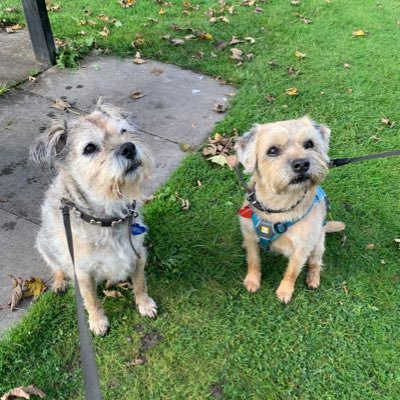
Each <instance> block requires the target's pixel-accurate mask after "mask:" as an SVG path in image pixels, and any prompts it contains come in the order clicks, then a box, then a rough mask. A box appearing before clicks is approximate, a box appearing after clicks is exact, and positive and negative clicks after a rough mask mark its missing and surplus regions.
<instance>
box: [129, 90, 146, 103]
mask: <svg viewBox="0 0 400 400" xmlns="http://www.w3.org/2000/svg"><path fill="white" fill-rule="evenodd" d="M144 96H146V93H142V91H141V90H140V89H135V90H134V91H133V92H132V94H131V98H132V99H133V100H137V99H141V98H142V97H144Z"/></svg>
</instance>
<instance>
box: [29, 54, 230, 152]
mask: <svg viewBox="0 0 400 400" xmlns="http://www.w3.org/2000/svg"><path fill="white" fill-rule="evenodd" d="M23 88H24V89H25V90H27V91H29V92H31V93H35V94H38V95H41V96H44V97H49V98H51V99H53V100H55V99H58V98H61V99H63V100H66V101H67V102H68V103H70V104H72V105H74V106H75V107H77V108H79V109H82V110H85V111H87V112H89V111H91V110H92V109H93V106H94V104H95V103H96V102H97V99H98V98H99V97H100V96H101V97H103V98H104V100H105V101H106V102H110V103H112V104H114V105H115V106H118V107H121V108H122V109H123V110H125V111H127V112H129V113H130V114H131V117H132V119H133V121H134V122H135V123H136V124H137V125H138V126H139V127H140V128H142V129H144V130H146V131H149V132H151V133H153V134H155V135H158V136H160V137H164V138H167V139H169V140H171V141H174V142H176V143H188V144H190V145H199V144H200V143H202V142H203V141H204V140H205V138H206V136H207V134H208V133H209V132H210V131H211V130H212V129H213V127H214V124H215V123H216V122H217V121H220V120H221V119H223V117H224V115H223V114H219V113H216V112H215V111H212V109H213V106H214V104H216V103H222V104H226V103H227V98H226V94H227V93H229V92H232V91H234V89H233V88H232V87H229V86H226V85H222V84H219V83H218V82H216V81H215V80H214V79H212V78H209V77H206V76H204V75H200V74H197V73H195V72H193V71H190V70H185V69H182V68H179V67H176V66H174V65H170V64H163V63H159V62H156V61H146V63H144V64H140V65H136V64H134V63H133V62H132V60H123V59H118V58H114V57H100V56H95V55H93V56H90V57H88V58H86V59H85V61H83V62H82V64H81V68H80V69H77V70H61V71H60V70H59V69H57V68H56V67H53V68H50V69H49V70H47V71H45V72H44V73H43V74H42V75H41V76H40V77H38V79H37V81H36V82H35V83H33V84H31V83H29V82H27V83H26V84H24V86H23ZM135 90H140V92H141V93H143V94H145V96H143V97H141V98H140V99H137V100H133V99H132V98H131V94H132V93H133V92H134V91H135Z"/></svg>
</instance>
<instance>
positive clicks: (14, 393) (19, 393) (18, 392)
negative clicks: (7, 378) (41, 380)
mask: <svg viewBox="0 0 400 400" xmlns="http://www.w3.org/2000/svg"><path fill="white" fill-rule="evenodd" d="M31 394H34V395H36V396H39V397H40V398H41V399H42V398H44V397H45V396H46V395H45V394H44V393H43V392H42V391H41V390H40V389H38V388H36V387H35V386H33V385H29V386H20V387H17V388H15V389H12V390H10V391H8V392H7V393H5V394H4V395H3V396H1V399H0V400H14V398H15V397H19V398H23V399H30V398H31V396H30V395H31Z"/></svg>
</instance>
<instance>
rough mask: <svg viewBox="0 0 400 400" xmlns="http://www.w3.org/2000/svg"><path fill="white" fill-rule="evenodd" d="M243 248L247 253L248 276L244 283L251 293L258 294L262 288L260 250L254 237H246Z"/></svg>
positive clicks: (247, 235)
mask: <svg viewBox="0 0 400 400" xmlns="http://www.w3.org/2000/svg"><path fill="white" fill-rule="evenodd" d="M243 246H244V247H245V249H246V252H247V275H246V278H245V279H244V281H243V284H244V286H245V287H246V289H247V290H248V291H249V292H256V291H257V290H258V289H259V288H260V286H261V263H260V248H259V245H258V243H257V241H256V240H254V237H253V235H249V234H246V235H244V242H243Z"/></svg>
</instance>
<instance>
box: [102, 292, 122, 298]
mask: <svg viewBox="0 0 400 400" xmlns="http://www.w3.org/2000/svg"><path fill="white" fill-rule="evenodd" d="M103 293H104V294H105V296H106V297H112V298H114V299H118V298H120V297H124V296H123V295H122V293H121V292H119V291H118V290H103Z"/></svg>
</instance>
